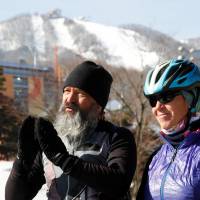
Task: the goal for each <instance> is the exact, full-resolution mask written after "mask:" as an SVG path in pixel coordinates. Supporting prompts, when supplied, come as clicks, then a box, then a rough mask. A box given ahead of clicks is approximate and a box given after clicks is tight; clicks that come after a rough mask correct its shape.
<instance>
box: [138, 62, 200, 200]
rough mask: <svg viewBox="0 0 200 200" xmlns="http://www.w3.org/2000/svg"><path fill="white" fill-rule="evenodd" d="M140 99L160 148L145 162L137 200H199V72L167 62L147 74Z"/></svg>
mask: <svg viewBox="0 0 200 200" xmlns="http://www.w3.org/2000/svg"><path fill="white" fill-rule="evenodd" d="M144 95H145V96H146V98H147V99H148V100H149V103H150V105H151V107H152V113H153V115H154V116H155V118H156V120H157V121H158V123H159V125H160V128H161V130H160V137H161V138H162V140H163V141H164V144H163V145H162V146H161V148H159V150H157V151H156V152H154V154H153V155H152V156H151V158H150V159H149V161H148V163H147V166H146V169H145V172H144V174H143V179H142V183H141V186H140V189H139V192H138V195H137V199H138V200H143V199H144V200H150V199H153V200H158V199H159V200H191V199H192V200H200V116H198V114H197V113H198V112H199V111H200V97H199V96H200V68H199V67H198V66H197V65H195V64H193V63H191V62H189V61H187V60H176V59H173V60H170V61H168V62H165V63H162V64H160V65H158V66H156V67H155V68H154V69H152V70H150V71H149V73H148V74H147V77H146V81H145V85H144Z"/></svg>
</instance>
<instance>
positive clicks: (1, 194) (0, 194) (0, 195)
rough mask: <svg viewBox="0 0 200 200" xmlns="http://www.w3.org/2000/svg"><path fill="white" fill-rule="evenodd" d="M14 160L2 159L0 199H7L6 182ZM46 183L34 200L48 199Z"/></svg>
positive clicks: (0, 164)
mask: <svg viewBox="0 0 200 200" xmlns="http://www.w3.org/2000/svg"><path fill="white" fill-rule="evenodd" d="M12 164H13V162H11V161H0V199H1V200H5V184H6V181H7V179H8V176H9V174H10V171H11V168H12ZM45 193H46V185H44V186H43V187H42V189H41V190H40V191H39V193H38V194H37V196H36V197H35V198H34V200H46V199H47V198H46V195H45Z"/></svg>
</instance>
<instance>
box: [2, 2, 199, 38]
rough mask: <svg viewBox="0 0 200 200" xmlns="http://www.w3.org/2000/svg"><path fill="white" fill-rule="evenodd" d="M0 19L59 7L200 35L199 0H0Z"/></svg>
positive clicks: (71, 13)
mask: <svg viewBox="0 0 200 200" xmlns="http://www.w3.org/2000/svg"><path fill="white" fill-rule="evenodd" d="M0 2H1V12H0V21H5V20H8V19H10V18H12V17H15V16H16V15H21V14H27V13H30V14H34V13H39V14H45V13H47V12H48V11H50V10H54V9H60V10H61V11H62V15H63V16H65V17H68V18H72V19H73V18H79V17H85V18H86V19H87V20H89V21H93V22H97V23H101V24H105V25H111V26H118V25H122V24H140V25H144V26H147V27H150V28H152V29H155V30H158V31H160V32H162V33H165V34H167V35H170V36H172V37H174V38H176V39H179V40H181V39H188V38H194V37H200V24H199V23H200V22H199V19H200V1H199V0H0Z"/></svg>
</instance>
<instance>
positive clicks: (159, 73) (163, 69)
mask: <svg viewBox="0 0 200 200" xmlns="http://www.w3.org/2000/svg"><path fill="white" fill-rule="evenodd" d="M165 69H166V68H162V69H161V70H160V71H159V72H158V75H157V76H156V80H155V82H156V83H157V82H158V81H159V79H160V77H161V76H162V74H163V72H164V71H165Z"/></svg>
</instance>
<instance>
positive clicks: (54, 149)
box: [36, 118, 69, 167]
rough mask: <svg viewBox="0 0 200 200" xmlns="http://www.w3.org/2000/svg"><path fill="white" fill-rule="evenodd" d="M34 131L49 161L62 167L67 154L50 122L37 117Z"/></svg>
mask: <svg viewBox="0 0 200 200" xmlns="http://www.w3.org/2000/svg"><path fill="white" fill-rule="evenodd" d="M36 132H37V138H38V141H39V145H40V148H41V150H42V151H43V152H44V153H45V155H46V156H47V158H48V159H49V160H50V161H52V162H53V163H54V164H55V165H58V166H60V167H62V165H63V163H64V162H65V161H66V159H67V158H68V156H69V154H68V152H67V150H66V148H65V145H64V143H63V142H62V140H61V139H60V137H58V135H57V132H56V130H55V129H54V127H53V125H52V123H51V122H49V121H47V120H46V119H43V118H39V119H37V122H36Z"/></svg>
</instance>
